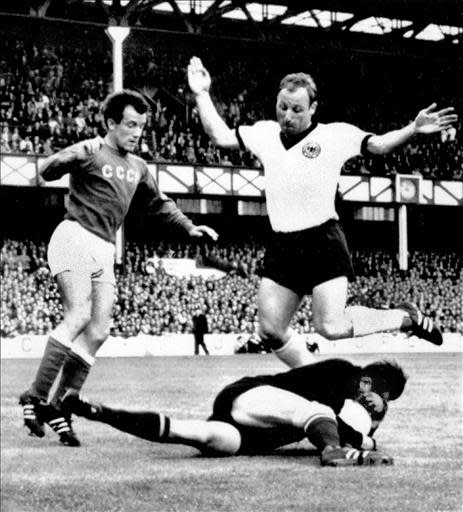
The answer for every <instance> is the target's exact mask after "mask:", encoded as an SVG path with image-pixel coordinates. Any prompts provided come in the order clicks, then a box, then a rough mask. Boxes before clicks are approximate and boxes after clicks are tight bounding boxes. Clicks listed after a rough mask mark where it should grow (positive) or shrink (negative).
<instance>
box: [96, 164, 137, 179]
mask: <svg viewBox="0 0 463 512" xmlns="http://www.w3.org/2000/svg"><path fill="white" fill-rule="evenodd" d="M101 172H102V173H103V176H104V177H105V178H108V179H110V178H114V177H115V178H118V179H119V180H126V181H128V182H129V183H136V182H138V179H139V176H138V172H137V171H135V170H134V169H131V168H130V167H129V168H128V169H125V168H124V167H123V166H122V165H116V167H113V166H112V165H110V164H105V165H103V167H102V168H101Z"/></svg>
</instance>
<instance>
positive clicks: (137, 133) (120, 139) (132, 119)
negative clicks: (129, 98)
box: [108, 105, 146, 152]
mask: <svg viewBox="0 0 463 512" xmlns="http://www.w3.org/2000/svg"><path fill="white" fill-rule="evenodd" d="M145 124H146V114H139V113H138V112H137V111H136V110H135V109H134V108H133V107H132V105H128V106H127V107H125V109H124V112H123V115H122V119H121V122H120V123H116V122H115V121H114V120H113V119H108V136H109V139H110V141H111V142H112V143H113V145H114V146H115V147H117V148H118V149H119V150H120V151H123V152H132V151H134V150H135V148H136V147H137V146H138V142H139V140H140V137H141V134H142V132H143V128H144V126H145Z"/></svg>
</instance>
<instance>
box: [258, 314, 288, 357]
mask: <svg viewBox="0 0 463 512" xmlns="http://www.w3.org/2000/svg"><path fill="white" fill-rule="evenodd" d="M258 335H259V337H260V338H261V340H262V341H264V342H266V343H267V345H268V346H269V347H270V348H272V349H273V350H276V349H279V348H281V347H282V346H283V344H284V333H283V332H282V331H281V329H278V327H277V326H276V325H275V324H273V323H272V322H269V321H261V322H260V324H259V330H258Z"/></svg>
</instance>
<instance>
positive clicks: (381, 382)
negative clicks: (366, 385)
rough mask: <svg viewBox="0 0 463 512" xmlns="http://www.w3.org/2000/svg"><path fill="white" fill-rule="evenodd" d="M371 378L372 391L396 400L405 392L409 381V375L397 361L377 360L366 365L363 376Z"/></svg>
mask: <svg viewBox="0 0 463 512" xmlns="http://www.w3.org/2000/svg"><path fill="white" fill-rule="evenodd" d="M365 377H366V378H369V379H371V391H373V392H374V393H377V394H378V395H380V396H382V397H383V398H384V397H387V400H396V399H397V398H399V396H400V395H401V394H402V393H403V390H404V389H405V384H406V382H407V379H408V377H407V375H406V374H405V372H404V371H403V369H402V368H401V366H400V365H399V364H398V363H397V362H396V361H386V360H384V361H376V362H375V363H371V364H369V365H367V366H365V367H364V368H363V370H362V378H365Z"/></svg>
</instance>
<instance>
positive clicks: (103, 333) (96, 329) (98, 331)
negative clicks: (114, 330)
mask: <svg viewBox="0 0 463 512" xmlns="http://www.w3.org/2000/svg"><path fill="white" fill-rule="evenodd" d="M109 333H110V328H109V326H92V325H90V326H89V328H88V329H87V337H88V339H89V341H91V343H92V344H93V345H94V346H95V347H100V346H101V345H103V343H104V342H105V341H106V340H107V339H108V337H109Z"/></svg>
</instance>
